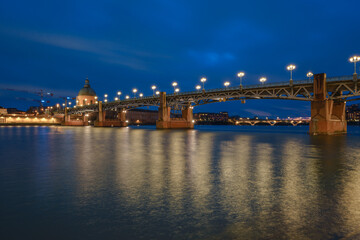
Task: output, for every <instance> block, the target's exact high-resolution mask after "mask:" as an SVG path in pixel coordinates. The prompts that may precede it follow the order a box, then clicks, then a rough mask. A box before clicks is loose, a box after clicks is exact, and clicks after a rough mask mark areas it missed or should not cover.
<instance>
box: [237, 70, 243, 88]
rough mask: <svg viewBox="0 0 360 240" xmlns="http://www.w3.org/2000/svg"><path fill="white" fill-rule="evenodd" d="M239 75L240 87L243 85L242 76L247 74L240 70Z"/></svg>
mask: <svg viewBox="0 0 360 240" xmlns="http://www.w3.org/2000/svg"><path fill="white" fill-rule="evenodd" d="M237 76H238V77H239V78H240V87H242V78H243V77H244V76H245V73H244V72H239V73H238V74H237Z"/></svg>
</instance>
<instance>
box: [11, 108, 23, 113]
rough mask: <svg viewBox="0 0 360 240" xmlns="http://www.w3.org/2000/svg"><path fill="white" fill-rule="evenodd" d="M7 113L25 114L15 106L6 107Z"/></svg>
mask: <svg viewBox="0 0 360 240" xmlns="http://www.w3.org/2000/svg"><path fill="white" fill-rule="evenodd" d="M7 113H8V114H25V112H24V111H21V110H18V109H17V108H8V109H7Z"/></svg>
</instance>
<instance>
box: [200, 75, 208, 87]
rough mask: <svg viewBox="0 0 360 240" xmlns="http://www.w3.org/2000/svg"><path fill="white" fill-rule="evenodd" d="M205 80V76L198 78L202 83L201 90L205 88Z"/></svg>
mask: <svg viewBox="0 0 360 240" xmlns="http://www.w3.org/2000/svg"><path fill="white" fill-rule="evenodd" d="M206 80H207V79H206V78H205V77H203V78H201V79H200V82H202V84H203V90H205V82H206Z"/></svg>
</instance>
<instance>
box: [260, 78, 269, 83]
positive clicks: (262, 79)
mask: <svg viewBox="0 0 360 240" xmlns="http://www.w3.org/2000/svg"><path fill="white" fill-rule="evenodd" d="M259 80H260V82H261V83H262V84H264V83H265V82H266V80H267V79H266V77H261V78H260V79H259Z"/></svg>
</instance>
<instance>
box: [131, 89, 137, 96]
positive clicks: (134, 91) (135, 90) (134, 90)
mask: <svg viewBox="0 0 360 240" xmlns="http://www.w3.org/2000/svg"><path fill="white" fill-rule="evenodd" d="M132 92H133V93H134V98H136V93H137V89H136V88H134V89H133V90H132Z"/></svg>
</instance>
